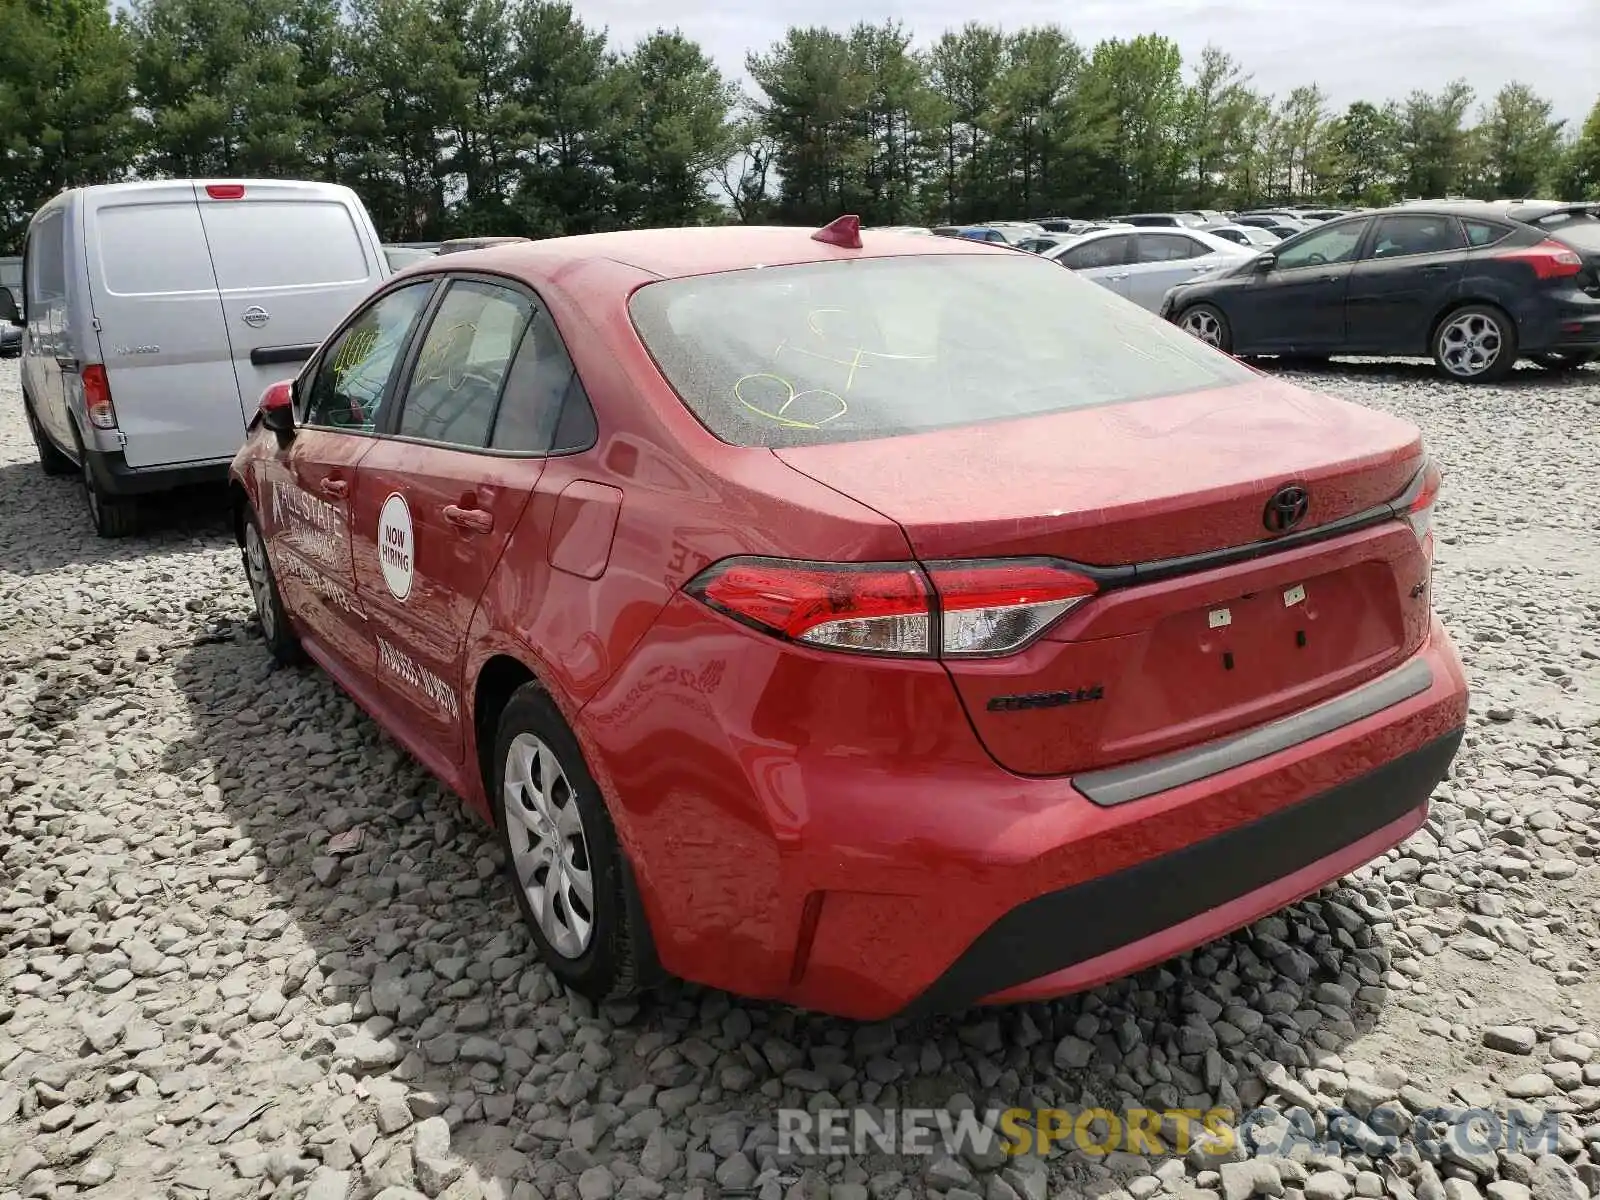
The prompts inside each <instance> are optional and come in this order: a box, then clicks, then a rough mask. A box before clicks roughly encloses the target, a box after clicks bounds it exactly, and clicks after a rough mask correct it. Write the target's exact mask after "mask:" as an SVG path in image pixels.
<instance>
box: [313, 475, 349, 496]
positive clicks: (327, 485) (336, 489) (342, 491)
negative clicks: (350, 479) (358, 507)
mask: <svg viewBox="0 0 1600 1200" xmlns="http://www.w3.org/2000/svg"><path fill="white" fill-rule="evenodd" d="M317 487H318V488H319V489H320V490H321V492H322V494H323V495H324V496H331V497H332V498H333V499H335V500H343V499H344V498H345V497H346V496H347V495H349V494H350V485H349V484H348V483H346V482H345V481H344V480H342V479H324V480H323V481H322V482H321V483H319V484H317Z"/></svg>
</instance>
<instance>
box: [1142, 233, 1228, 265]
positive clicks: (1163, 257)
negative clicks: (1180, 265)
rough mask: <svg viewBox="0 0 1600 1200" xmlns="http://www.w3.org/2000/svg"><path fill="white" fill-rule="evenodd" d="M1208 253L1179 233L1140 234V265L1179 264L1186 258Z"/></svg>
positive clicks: (1192, 240)
mask: <svg viewBox="0 0 1600 1200" xmlns="http://www.w3.org/2000/svg"><path fill="white" fill-rule="evenodd" d="M1208 253H1210V251H1208V250H1207V249H1206V247H1204V246H1202V245H1201V244H1200V243H1199V242H1197V241H1195V240H1194V239H1193V238H1192V237H1185V236H1184V235H1183V234H1181V233H1141V234H1140V235H1139V257H1138V261H1139V262H1142V263H1153V262H1180V261H1182V260H1183V259H1186V258H1199V257H1200V256H1201V255H1202V254H1208Z"/></svg>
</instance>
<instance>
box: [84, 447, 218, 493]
mask: <svg viewBox="0 0 1600 1200" xmlns="http://www.w3.org/2000/svg"><path fill="white" fill-rule="evenodd" d="M84 453H85V455H86V456H87V457H88V459H89V473H90V474H91V475H92V476H93V477H94V480H95V482H96V483H97V484H99V486H100V490H101V491H102V492H104V493H106V494H107V495H109V496H142V495H147V494H148V493H150V492H167V491H171V490H172V489H173V488H180V487H187V486H189V485H191V484H207V483H223V482H226V480H227V478H228V466H229V464H230V463H232V462H233V460H232V459H231V458H224V459H218V460H217V461H215V462H202V463H184V464H182V465H181V466H174V467H165V466H163V467H130V466H129V465H128V464H127V461H126V459H124V458H123V456H122V451H120V450H88V449H86V450H85V451H84Z"/></svg>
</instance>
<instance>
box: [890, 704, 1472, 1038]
mask: <svg viewBox="0 0 1600 1200" xmlns="http://www.w3.org/2000/svg"><path fill="white" fill-rule="evenodd" d="M1461 734H1462V731H1461V730H1460V729H1457V730H1454V731H1452V732H1450V733H1448V734H1446V735H1445V736H1444V737H1441V738H1437V739H1435V740H1434V741H1433V742H1430V743H1429V744H1428V745H1426V746H1423V747H1422V748H1421V749H1419V750H1414V751H1412V752H1411V753H1410V754H1407V755H1404V756H1403V757H1401V758H1397V759H1395V760H1393V761H1392V762H1388V763H1385V764H1384V765H1383V766H1381V767H1379V768H1378V769H1377V770H1375V771H1369V772H1368V773H1366V774H1365V775H1361V776H1358V777H1357V778H1355V779H1352V780H1350V781H1348V782H1346V783H1343V784H1340V785H1339V786H1338V787H1335V788H1330V789H1329V790H1328V791H1325V792H1320V793H1318V794H1317V795H1315V796H1311V797H1309V798H1308V799H1305V800H1302V801H1301V802H1300V803H1298V804H1295V805H1292V806H1290V807H1289V808H1285V809H1280V810H1278V811H1277V812H1274V813H1272V814H1270V815H1268V816H1265V817H1261V818H1259V819H1258V820H1255V821H1252V822H1250V823H1249V824H1248V825H1244V826H1241V827H1239V828H1237V829H1231V830H1229V831H1228V832H1227V833H1224V834H1219V835H1218V836H1216V837H1213V838H1207V839H1206V840H1205V841H1202V842H1195V843H1192V844H1191V845H1189V846H1186V847H1184V848H1183V849H1182V850H1180V851H1178V852H1176V853H1174V854H1169V855H1166V856H1165V857H1162V858H1157V859H1150V860H1148V861H1146V862H1143V863H1140V864H1139V865H1138V866H1135V867H1130V868H1128V869H1126V870H1123V871H1118V872H1115V873H1114V874H1111V875H1103V876H1101V877H1100V878H1098V879H1093V880H1090V881H1088V882H1087V883H1081V884H1076V885H1074V886H1072V887H1067V888H1062V889H1060V890H1059V891H1054V892H1049V893H1046V894H1045V895H1043V896H1038V897H1035V898H1034V899H1032V900H1029V901H1027V902H1026V903H1024V904H1021V905H1019V906H1018V907H1016V908H1014V909H1012V910H1011V911H1010V912H1009V913H1007V914H1006V915H1005V916H1004V917H1002V918H1001V919H1000V920H999V921H997V922H995V923H994V924H993V925H991V926H990V927H989V928H988V929H987V930H985V931H984V933H983V934H982V935H981V936H980V937H979V938H978V940H977V941H975V942H974V943H973V944H972V945H971V946H970V947H968V948H967V950H966V952H965V953H963V954H962V955H961V957H960V958H958V959H957V960H956V961H955V962H954V963H952V964H951V965H950V967H949V968H948V969H947V970H946V971H945V972H944V973H943V974H942V975H940V977H939V978H938V979H937V980H936V981H935V982H934V984H933V986H932V987H930V988H929V989H928V990H927V991H926V992H924V993H923V994H922V995H921V996H919V997H917V999H916V1000H915V1001H914V1002H913V1003H912V1004H911V1005H910V1006H909V1007H908V1008H907V1010H906V1012H907V1014H908V1015H920V1014H922V1013H929V1012H939V1011H947V1010H950V1009H956V1008H962V1007H965V1006H967V1005H969V1004H972V1003H986V1004H994V1003H1010V1002H1013V1001H1021V1000H1036V999H1043V998H1045V997H1049V996H1058V995H1062V994H1065V993H1068V992H1075V991H1081V990H1083V989H1084V988H1089V987H1094V986H1095V985H1097V984H1100V983H1104V982H1106V981H1107V980H1110V979H1116V978H1119V977H1121V976H1123V975H1127V974H1129V973H1130V972H1133V971H1137V970H1139V969H1141V968H1142V967H1145V966H1148V965H1150V964H1152V963H1156V962H1160V961H1162V960H1164V959H1167V958H1170V957H1172V956H1173V955H1174V954H1179V953H1182V952H1183V951H1184V950H1187V949H1189V948H1191V947H1193V946H1197V945H1200V944H1201V943H1203V942H1207V941H1210V940H1211V939H1213V938H1216V937H1220V936H1222V935H1223V934H1226V933H1229V932H1232V931H1233V930H1235V929H1239V928H1242V927H1243V926H1245V925H1248V924H1250V922H1252V921H1255V920H1257V919H1259V918H1260V917H1263V916H1265V915H1267V914H1268V913H1272V912H1276V911H1277V910H1278V909H1280V908H1283V907H1284V906H1285V905H1287V904H1292V903H1294V901H1296V900H1298V899H1300V898H1301V897H1303V896H1306V895H1309V894H1310V893H1311V892H1314V891H1316V890H1317V889H1318V888H1320V887H1322V886H1323V885H1324V884H1326V883H1329V882H1331V881H1332V880H1335V879H1338V878H1339V877H1340V876H1342V875H1345V874H1347V873H1348V872H1350V871H1352V870H1354V869H1355V868H1357V867H1359V866H1361V865H1362V864H1364V863H1367V862H1370V861H1372V859H1374V858H1376V857H1377V856H1378V855H1380V854H1382V853H1383V852H1384V851H1385V850H1388V849H1389V848H1390V847H1392V846H1395V845H1397V844H1398V843H1400V842H1401V841H1403V840H1404V839H1406V838H1407V837H1409V836H1410V835H1411V834H1413V833H1414V832H1416V830H1417V829H1418V828H1419V827H1420V826H1421V825H1422V823H1423V822H1424V821H1425V820H1426V819H1427V815H1428V797H1429V795H1430V794H1431V793H1432V791H1433V789H1434V786H1435V785H1436V784H1437V783H1438V782H1439V780H1441V779H1443V778H1444V775H1445V772H1446V771H1447V770H1448V769H1449V766H1450V761H1451V759H1453V758H1454V757H1455V754H1456V749H1457V748H1458V747H1459V746H1460V744H1461ZM1087 913H1093V914H1095V919H1094V920H1093V921H1085V920H1084V919H1083V918H1084V914H1087ZM997 985H998V986H997Z"/></svg>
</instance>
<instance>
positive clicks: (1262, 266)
mask: <svg viewBox="0 0 1600 1200" xmlns="http://www.w3.org/2000/svg"><path fill="white" fill-rule="evenodd" d="M1277 265H1278V256H1277V255H1276V254H1273V253H1272V252H1271V251H1270V250H1269V251H1268V252H1267V253H1265V254H1262V255H1260V256H1259V257H1257V259H1256V270H1257V271H1258V272H1259V273H1260V274H1263V275H1265V274H1266V273H1267V272H1268V271H1270V270H1272V268H1273V267H1275V266H1277Z"/></svg>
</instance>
